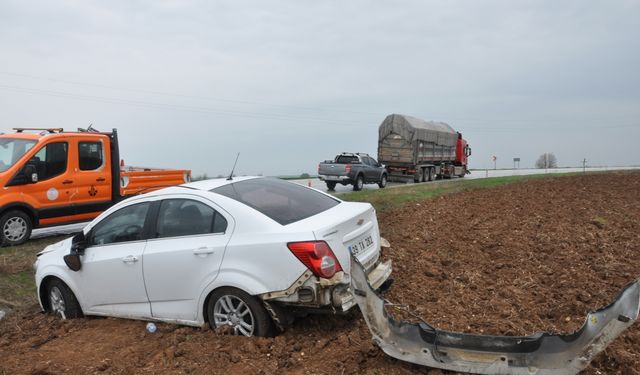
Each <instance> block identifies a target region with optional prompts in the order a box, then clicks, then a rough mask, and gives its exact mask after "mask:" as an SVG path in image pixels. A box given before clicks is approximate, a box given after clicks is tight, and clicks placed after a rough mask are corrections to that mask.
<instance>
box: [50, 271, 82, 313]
mask: <svg viewBox="0 0 640 375" xmlns="http://www.w3.org/2000/svg"><path fill="white" fill-rule="evenodd" d="M46 290H47V295H46V298H47V302H48V308H47V311H49V312H50V313H52V314H54V315H59V316H61V317H62V319H75V318H82V316H83V315H82V309H81V308H80V304H79V303H78V300H77V299H76V296H75V295H74V294H73V292H72V291H71V289H69V287H68V286H67V285H66V284H65V283H64V282H62V281H61V280H60V279H53V280H51V281H49V282H48V283H47V289H46Z"/></svg>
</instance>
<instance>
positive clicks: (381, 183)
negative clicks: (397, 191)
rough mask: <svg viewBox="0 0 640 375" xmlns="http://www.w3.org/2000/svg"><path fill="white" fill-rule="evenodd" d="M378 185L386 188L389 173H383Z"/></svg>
mask: <svg viewBox="0 0 640 375" xmlns="http://www.w3.org/2000/svg"><path fill="white" fill-rule="evenodd" d="M378 186H380V189H384V187H385V186H387V175H386V174H383V175H382V177H381V178H380V182H378Z"/></svg>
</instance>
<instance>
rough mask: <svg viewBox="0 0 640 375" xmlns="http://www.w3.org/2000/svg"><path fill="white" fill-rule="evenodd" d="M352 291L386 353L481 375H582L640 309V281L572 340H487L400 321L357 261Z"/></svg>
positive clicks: (589, 317)
mask: <svg viewBox="0 0 640 375" xmlns="http://www.w3.org/2000/svg"><path fill="white" fill-rule="evenodd" d="M351 290H352V291H353V293H354V298H355V300H356V302H357V304H358V306H359V307H360V310H361V311H362V315H363V316H364V318H365V320H366V322H367V325H368V326H369V330H370V331H371V333H372V335H373V338H374V341H375V342H376V343H377V344H378V346H380V348H381V349H382V350H383V351H384V352H385V353H387V354H388V355H390V356H392V357H394V358H397V359H400V360H403V361H407V362H412V363H416V364H419V365H424V366H429V367H433V368H441V369H445V370H451V371H461V372H470V373H476V374H524V375H533V374H535V375H547V374H553V375H560V374H577V373H578V372H580V371H581V370H582V369H584V368H585V367H586V366H587V365H588V364H589V362H591V360H592V359H593V358H594V357H595V356H596V355H597V354H598V353H600V352H601V351H602V350H604V349H605V348H606V347H607V345H609V343H610V342H611V341H613V340H614V339H615V338H616V337H618V335H620V333H622V332H623V331H624V330H625V329H626V328H627V327H629V326H631V325H632V324H633V323H634V322H635V321H636V319H637V318H638V310H639V308H640V280H636V281H635V282H633V283H631V284H629V285H627V286H626V287H625V288H624V289H623V290H622V292H621V293H620V295H619V296H618V297H617V298H616V300H615V301H614V302H613V303H611V304H610V305H608V306H606V307H603V308H601V309H600V310H598V311H595V312H592V313H589V314H588V315H587V319H586V321H585V323H584V325H583V326H582V328H581V329H580V330H578V331H576V332H574V333H572V334H562V335H555V334H549V333H537V334H534V335H531V336H524V337H513V336H481V335H471V334H462V333H456V332H448V331H442V330H439V329H436V328H434V327H431V326H429V325H428V324H426V323H421V324H416V323H410V322H404V321H396V320H394V319H393V318H392V317H391V316H389V315H388V314H387V312H386V310H385V301H384V300H383V299H382V298H381V297H380V296H378V295H377V293H376V292H375V290H374V289H373V288H372V287H371V285H369V283H368V282H367V277H366V275H365V272H364V269H363V267H362V266H361V265H360V263H359V262H358V261H357V260H356V259H355V258H353V257H352V258H351Z"/></svg>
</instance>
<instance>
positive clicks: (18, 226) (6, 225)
mask: <svg viewBox="0 0 640 375" xmlns="http://www.w3.org/2000/svg"><path fill="white" fill-rule="evenodd" d="M31 227H32V224H31V218H29V215H27V214H26V213H24V212H22V211H18V210H13V211H9V212H7V213H6V214H4V215H2V218H0V229H1V230H2V233H0V242H1V243H2V246H16V245H21V244H23V243H25V242H26V241H27V240H28V239H29V237H30V236H31Z"/></svg>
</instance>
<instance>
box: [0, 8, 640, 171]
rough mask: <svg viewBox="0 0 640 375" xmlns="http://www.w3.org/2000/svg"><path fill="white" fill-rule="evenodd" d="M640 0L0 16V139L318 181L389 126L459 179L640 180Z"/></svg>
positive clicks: (372, 148)
mask: <svg viewBox="0 0 640 375" xmlns="http://www.w3.org/2000/svg"><path fill="white" fill-rule="evenodd" d="M639 20H640V1H562V2H559V1H556V0H554V1H511V0H509V1H470V0H469V1H293V0H291V1H182V0H181V1H178V0H176V1H156V0H154V1H151V0H150V1H131V0H127V1H102V2H97V1H86V0H83V1H51V0H50V1H42V2H36V1H24V0H16V1H12V0H3V1H1V2H0V131H1V132H9V131H11V128H13V127H18V126H22V127H27V126H29V127H64V128H65V129H75V128H77V127H86V126H87V125H89V124H93V125H94V127H96V128H98V129H100V130H108V129H111V128H118V131H119V134H120V140H121V156H122V157H123V158H124V159H125V161H126V162H127V164H131V165H142V166H157V167H176V168H190V169H192V170H193V172H194V174H202V173H207V174H208V175H209V176H215V175H218V174H226V173H228V172H229V170H230V169H231V166H232V164H233V161H234V159H235V156H236V153H237V152H240V153H241V155H240V160H239V162H238V168H237V172H238V173H239V174H259V173H262V174H266V175H283V174H300V173H303V172H308V173H315V172H316V168H317V163H318V161H320V160H324V159H328V158H332V157H333V156H334V155H335V154H336V153H339V152H341V151H359V152H368V153H370V154H371V155H376V154H377V136H378V126H379V125H380V123H381V122H382V120H383V119H384V117H385V116H386V115H387V114H390V113H401V114H407V115H412V116H415V117H419V118H423V119H428V120H438V121H444V122H447V123H449V124H450V125H451V126H452V127H453V128H454V129H456V130H458V131H460V132H462V134H463V136H464V137H465V138H466V139H467V140H468V142H469V144H470V145H471V147H472V149H473V155H472V156H471V159H470V167H472V168H485V167H489V166H492V165H493V163H492V162H491V156H492V155H496V156H497V157H498V167H509V166H512V165H513V162H512V160H513V158H514V157H520V158H521V159H522V162H521V165H522V167H531V166H533V164H534V162H535V159H536V158H537V157H538V156H539V155H540V154H542V153H544V152H553V153H554V154H555V155H556V156H557V158H558V161H559V164H560V165H561V166H577V165H580V164H581V161H582V159H583V158H586V159H587V161H588V164H590V165H631V164H634V165H639V164H640V147H638V146H637V143H638V139H640V23H639Z"/></svg>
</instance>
